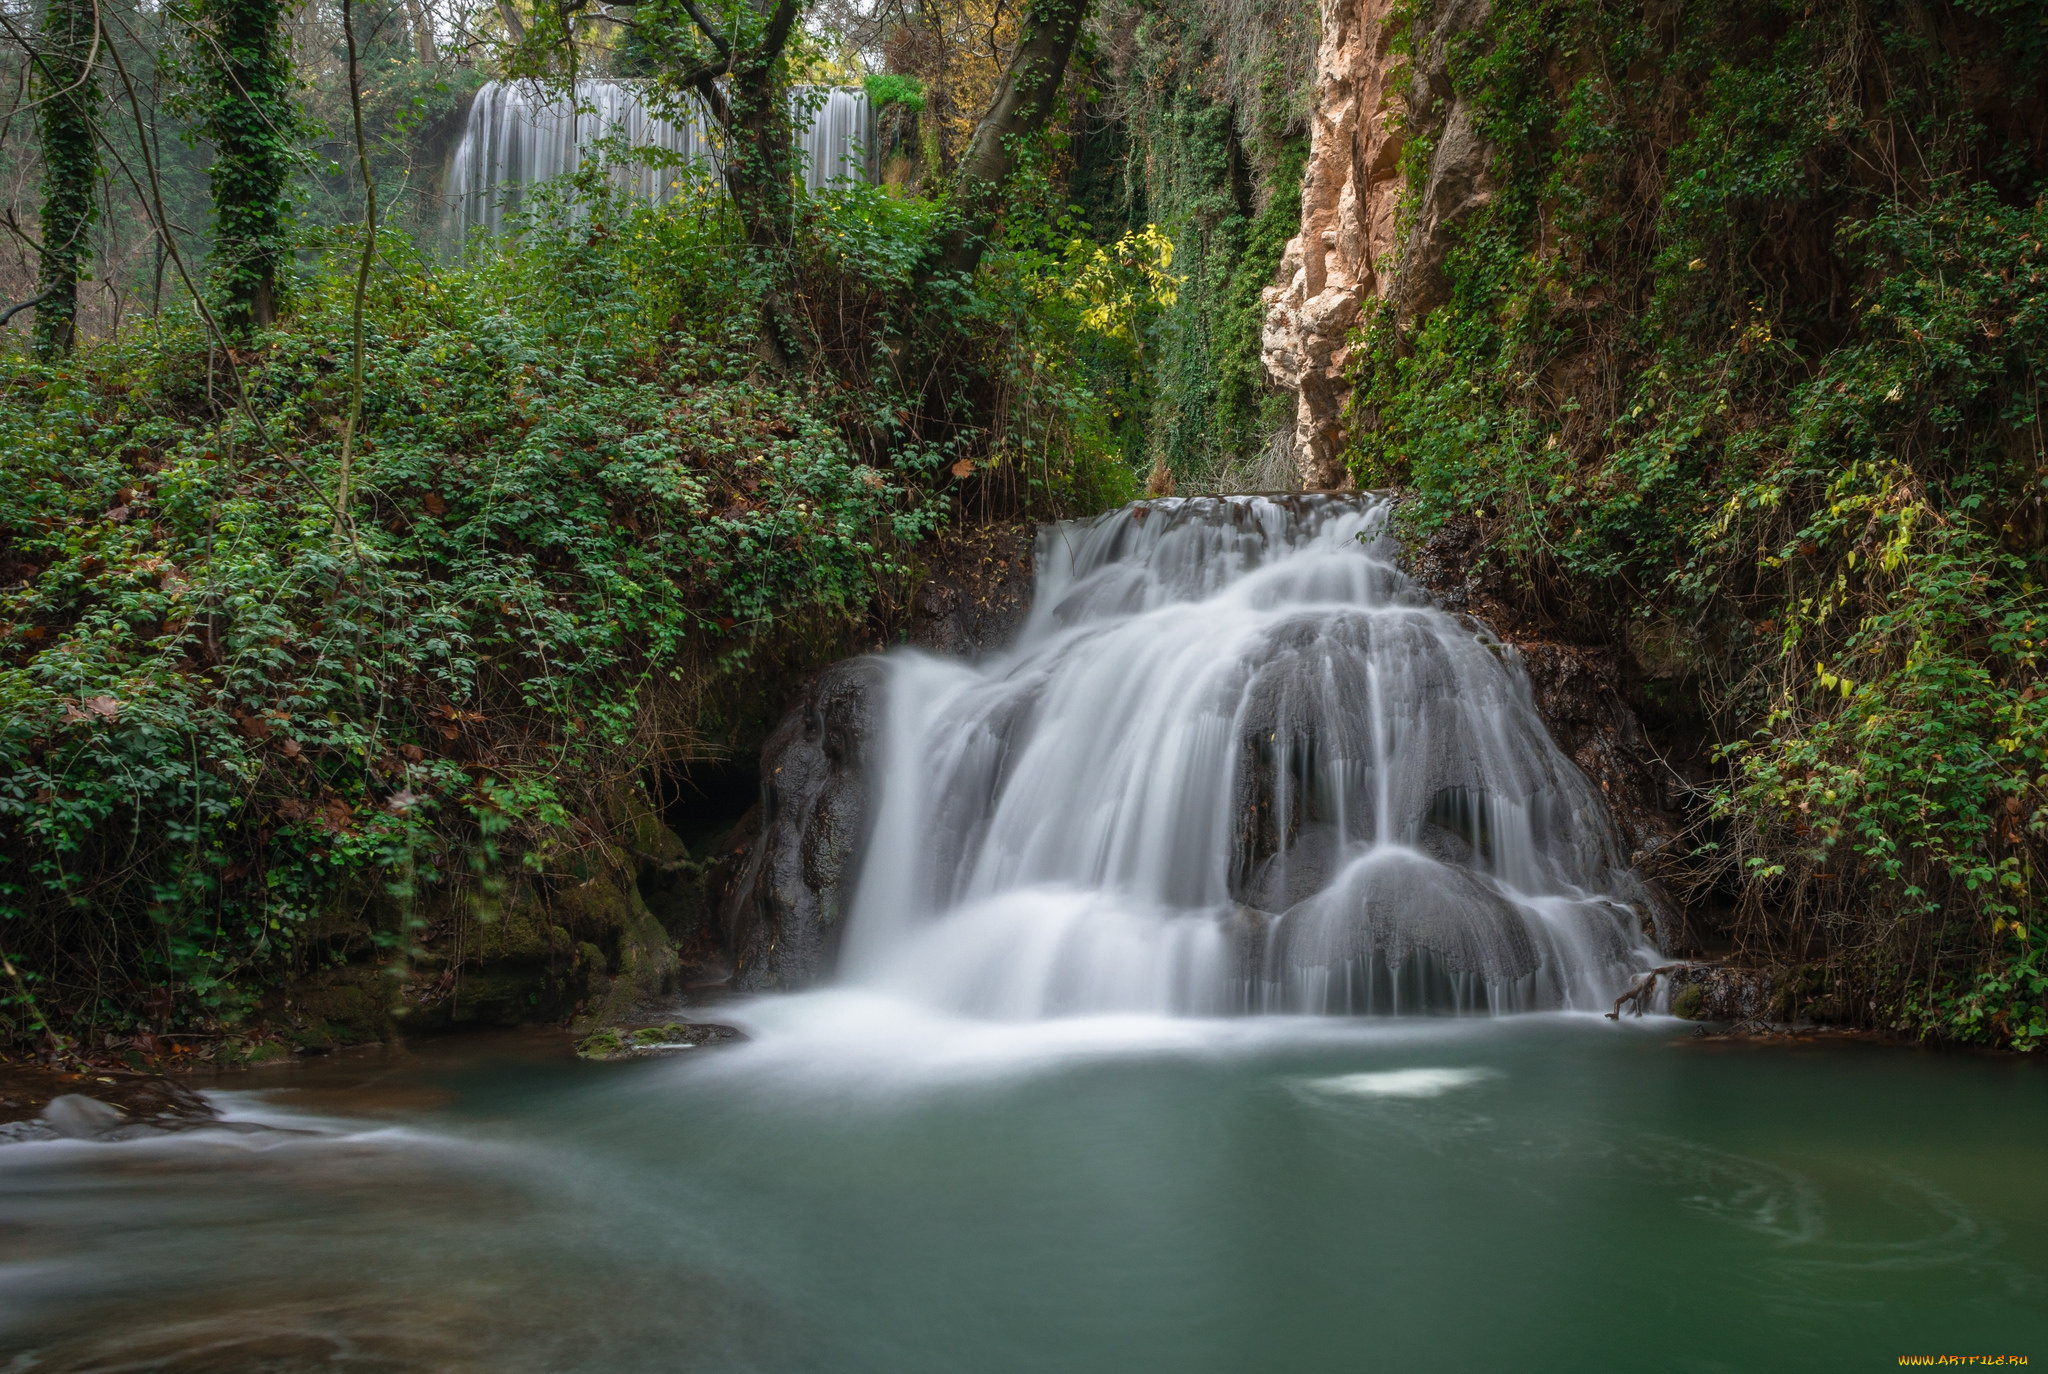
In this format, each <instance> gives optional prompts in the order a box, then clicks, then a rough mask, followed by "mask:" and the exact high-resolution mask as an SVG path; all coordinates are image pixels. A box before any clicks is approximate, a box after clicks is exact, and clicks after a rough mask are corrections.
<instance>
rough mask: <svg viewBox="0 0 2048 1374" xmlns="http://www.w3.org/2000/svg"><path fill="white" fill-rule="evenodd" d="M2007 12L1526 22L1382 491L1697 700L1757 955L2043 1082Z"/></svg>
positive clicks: (1577, 8) (2037, 277)
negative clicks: (1452, 524) (2017, 1051)
mask: <svg viewBox="0 0 2048 1374" xmlns="http://www.w3.org/2000/svg"><path fill="white" fill-rule="evenodd" d="M1986 12H1987V14H1995V16H1996V17H1998V18H1999V20H2000V24H1998V25H1993V26H1991V27H1988V28H1982V29H1975V30H1970V29H1966V28H1955V27H1951V28H1948V29H1943V30H1941V31H1940V32H1939V33H1938V34H1935V35H1930V33H1929V31H1928V29H1927V28H1926V25H1925V24H1924V23H1923V19H1922V18H1921V17H1918V16H1917V12H1914V13H1908V12H1907V11H1906V10H1905V9H1904V8H1900V7H1894V6H1888V5H1881V6H1877V7H1874V8H1865V9H1850V8H1848V7H1832V6H1816V7H1807V6H1804V5H1790V4H1784V5H1777V4H1773V5H1767V6H1763V7H1758V6H1755V5H1747V4H1745V5H1740V6H1738V5H1734V4H1732V3H1724V4H1719V5H1710V6H1703V7H1695V8H1692V9H1688V10H1687V11H1686V12H1685V14H1684V16H1683V18H1682V21H1674V24H1675V27H1659V26H1658V25H1653V24H1651V23H1650V22H1649V18H1648V15H1647V14H1646V13H1645V12H1642V11H1640V10H1637V9H1632V8H1622V9H1615V8H1612V7H1609V6H1605V5H1601V4H1594V3H1588V2H1586V0H1553V3H1549V4H1544V5H1534V6H1524V7H1515V8H1513V9H1512V10H1497V11H1496V12H1495V14H1494V16H1493V18H1492V19H1491V20H1490V21H1489V23H1488V25H1487V27H1486V29H1485V31H1484V32H1483V33H1478V34H1473V35H1468V36H1465V37H1464V38H1463V39H1462V40H1461V41H1459V42H1457V43H1456V44H1454V46H1453V49H1452V52H1451V54H1450V59H1449V72H1448V76H1449V80H1450V83H1451V86H1452V88H1453V91H1454V98H1456V99H1459V100H1463V101H1465V102H1467V103H1468V105H1469V106H1470V107H1471V108H1472V109H1473V111H1474V112H1475V113H1476V115H1477V118H1478V121H1479V124H1480V127H1481V129H1482V130H1483V132H1484V134H1485V137H1486V139H1487V140H1488V142H1489V145H1490V147H1491V149H1492V162H1491V166H1490V168H1489V181H1490V187H1489V189H1490V192H1491V199H1490V201H1489V203H1488V204H1487V205H1486V206H1485V207H1484V208H1483V209H1482V210H1480V211H1479V212H1478V213H1476V214H1474V215H1473V216H1472V217H1471V218H1470V219H1469V220H1467V221H1466V222H1464V223H1462V224H1459V225H1457V226H1455V227H1454V228H1453V229H1451V230H1450V231H1449V251H1448V254H1447V257H1446V259H1445V265H1444V269H1443V272H1444V276H1443V281H1442V283H1441V286H1442V291H1441V293H1440V294H1441V300H1442V303H1441V304H1440V305H1438V306H1437V307H1436V308H1435V309H1433V310H1431V311H1430V312H1429V313H1428V314H1427V315H1426V316H1425V317H1424V318H1422V319H1421V320H1419V321H1404V320H1402V319H1399V318H1397V317H1396V316H1395V314H1394V312H1393V311H1391V310H1381V311H1378V312H1375V313H1374V314H1372V315H1371V316H1370V317H1369V318H1368V319H1367V321H1366V322H1365V324H1364V327H1363V330H1362V333H1363V337H1362V339H1361V341H1360V343H1361V346H1360V347H1359V348H1358V349H1357V350H1356V351H1355V353H1354V358H1355V363H1354V376H1355V380H1356V383H1357V387H1356V391H1355V393H1354V412H1353V413H1354V420H1355V430H1356V433H1357V436H1358V437H1357V440H1356V450H1355V454H1354V468H1355V471H1356V473H1357V476H1358V479H1359V480H1360V482H1361V483H1365V484H1375V485H1377V484H1389V483H1395V484H1404V485H1406V486H1408V487H1409V488H1410V489H1411V490H1412V492H1413V499H1412V500H1411V501H1410V502H1409V503H1408V505H1407V514H1406V517H1405V518H1406V519H1407V520H1408V521H1409V522H1410V523H1411V525H1412V526H1413V528H1414V530H1415V532H1416V533H1417V534H1418V535H1427V534H1428V533H1429V532H1430V531H1431V530H1433V529H1435V528H1438V527H1441V526H1442V525H1444V524H1445V523H1446V522H1448V521H1451V520H1454V519H1460V520H1463V519H1470V520H1475V521H1476V522H1477V523H1478V524H1479V526H1480V527H1481V528H1482V530H1483V531H1484V533H1485V535H1486V537H1487V540H1488V547H1489V552H1490V556H1491V557H1493V558H1495V559H1497V560H1499V561H1500V562H1502V563H1503V564H1505V565H1507V566H1508V567H1509V568H1510V569H1512V570H1513V572H1514V573H1515V575H1516V576H1517V577H1519V578H1520V579H1522V580H1524V581H1525V582H1526V583H1528V584H1530V585H1532V586H1535V587H1537V588H1540V589H1542V590H1543V593H1544V595H1545V597H1546V599H1547V600H1549V601H1550V602H1551V603H1552V604H1555V605H1558V606H1561V607H1563V608H1565V610H1566V612H1567V613H1568V614H1570V615H1573V616H1576V617H1579V618H1580V619H1581V620H1588V619H1591V620H1604V621H1606V622H1607V623H1609V624H1612V625H1615V626H1617V627H1618V628H1617V637H1626V638H1628V639H1629V640H1630V641H1631V642H1632V643H1635V644H1639V645H1643V646H1645V650H1644V651H1645V653H1646V654H1647V653H1649V652H1650V650H1651V648H1652V647H1654V648H1655V650H1656V653H1657V655H1659V657H1658V659H1657V660H1656V661H1653V662H1652V663H1651V664H1650V665H1649V666H1650V668H1651V670H1652V672H1653V673H1654V674H1655V675H1657V676H1658V678H1659V679H1660V680H1661V684H1662V685H1661V688H1660V690H1662V691H1664V692H1666V693H1667V694H1677V695H1681V696H1683V695H1690V696H1693V697H1695V698H1696V699H1698V700H1699V701H1700V703H1701V705H1702V707H1703V708H1704V710H1705V711H1706V713H1707V714H1708V716H1709V718H1710V719H1711V720H1712V722H1713V724H1714V726H1715V727H1716V729H1717V731H1718V734H1719V737H1720V739H1721V741H1722V748H1721V752H1720V758H1721V760H1722V762H1723V764H1724V765H1725V767H1726V768H1727V769H1728V770H1729V771H1728V773H1727V775H1726V781H1725V782H1724V784H1723V785H1722V786H1721V787H1720V788H1719V790H1718V791H1717V793H1716V795H1715V798H1714V801H1713V804H1712V808H1711V810H1712V819H1713V821H1714V825H1715V827H1716V828H1715V830H1714V832H1713V833H1712V835H1711V837H1710V839H1709V842H1707V843H1705V844H1703V845H1702V846H1701V847H1699V848H1697V849H1695V851H1694V852H1693V853H1692V854H1691V856H1690V857H1689V859H1688V861H1687V863H1688V866H1689V880H1691V881H1695V882H1706V883H1716V882H1717V883H1719V884H1721V885H1722V886H1723V887H1724V889H1725V890H1727V891H1728V892H1729V893H1730V894H1731V895H1732V896H1734V897H1735V899H1736V900H1737V903H1738V907H1737V917H1736V920H1735V923H1734V924H1733V926H1731V928H1730V929H1729V931H1728V932H1727V933H1728V934H1729V936H1730V937H1731V938H1732V939H1734V940H1736V941H1737V942H1738V944H1740V945H1741V946H1743V947H1745V948H1748V949H1749V950H1751V951H1752V952H1753V953H1755V954H1757V955H1759V956H1762V957H1778V958H1785V959H1792V960H1798V959H1803V958H1806V957H1807V956H1808V952H1809V951H1811V950H1814V949H1819V950H1822V951H1824V961H1825V963H1826V964H1827V966H1828V969H1829V970H1830V973H1829V978H1828V980H1827V982H1828V987H1829V989H1830V991H1829V994H1828V995H1829V996H1830V997H1831V998H1832V999H1833V1001H1832V1002H1831V1003H1830V1007H1831V1008H1832V1014H1836V1015H1841V1016H1847V1017H1851V1018H1857V1019H1863V1020H1867V1021H1874V1022H1878V1023H1883V1024H1901V1025H1913V1026H1917V1027H1920V1028H1922V1029H1925V1030H1928V1031H1930V1032H1932V1033H1939V1034H1945V1035H1952V1036H1957V1037H1961V1038H1991V1039H1997V1040H2001V1041H2005V1042H2009V1043H2013V1044H2016V1045H2021V1046H2023V1047H2024V1046H2029V1045H2032V1044H2034V1043H2036V1042H2037V1041H2038V1037H2039V1033H2038V1031H2030V1030H2027V1029H2026V1028H2027V1027H2030V1026H2038V1025H2039V1024H2040V1018H2041V1016H2042V1014H2043V1013H2042V1010H2041V1007H2042V1003H2041V994H2042V986H2041V982H2040V980H2039V978H2038V976H2037V975H2036V974H2035V973H2034V972H2032V970H2034V969H2035V968H2036V965H2035V963H2034V962H2033V960H2034V955H2033V953H2032V950H2033V945H2032V944H2031V940H2032V938H2033V937H2032V936H2031V935H2029V934H2028V932H2029V931H2032V930H2034V929H2037V928H2038V927H2039V925H2040V923H2041V912H2042V909H2043V903H2044V900H2048V879H2044V869H2043V866H2042V859H2043V857H2044V854H2043V850H2042V847H2043V844H2044V841H2048V748H2044V746H2048V735H2044V730H2048V682H2044V681H2043V680H2042V679H2043V673H2042V669H2041V651H2040V645H2041V644H2042V643H2043V642H2044V641H2043V638H2042V636H2043V633H2048V603H2044V599H2043V595H2042V590H2041V589H2042V587H2043V585H2044V584H2048V555H2044V553H2043V549H2044V546H2048V539H2044V535H2048V524H2044V521H2043V518H2042V516H2041V514H2040V512H2041V510H2042V506H2041V499H2042V498H2041V493H2042V491H2043V482H2044V478H2043V473H2048V450H2044V448H2043V445H2042V439H2041V434H2042V423H2043V420H2042V412H2041V408H2040V386H2041V381H2042V374H2043V371H2044V368H2043V364H2044V361H2048V250H2044V244H2048V210H2044V200H2043V191H2044V189H2048V184H2044V182H2043V181H2042V180H2041V177H2042V174H2043V172H2044V170H2048V150H2043V149H2042V148H2040V147H2038V146H2036V145H2033V144H2031V143H2028V142H2026V141H2025V139H2026V138H2027V137H2028V135H2027V133H2026V131H2025V130H2024V129H2023V128H2021V127H2019V126H2017V125H2008V126H2005V127H1993V126H1990V125H1988V124H1987V123H1986V122H1985V120H1984V118H1983V117H1982V116H1980V115H1979V114H1977V113H1975V111H1977V110H1978V109H1980V108H1982V107H1980V106H1978V105H1976V104H1973V102H1972V100H1971V98H1970V97H1969V95H1968V92H1969V91H1970V90H1972V89H1999V90H2008V89H2022V88H2025V87H2026V86H2027V85H2028V83H2031V82H2034V81H2036V80H2037V79H2038V69H2037V68H2035V67H2030V66H2029V65H2028V64H2029V61H2030V56H2029V55H2030V54H2031V55H2033V56H2038V54H2039V49H2040V45H2041V35H2040V33H2039V31H2038V30H2039V26H2038V25H2036V24H2033V23H2032V22H2031V20H2029V19H2027V18H2025V17H2024V16H2022V15H2020V14H2019V13H2018V12H2017V11H2013V10H2009V9H2006V8H2004V7H1990V8H1988V9H1987V11H1986ZM1427 20H1428V16H1427V15H1426V14H1423V15H1418V16H1417V23H1418V24H1425V23H1426V22H1427ZM1944 22H1946V21H1944ZM1880 66H1881V67H1882V68H1883V73H1884V75H1883V79H1882V80H1879V79H1878V72H1877V68H1878V67H1880ZM1415 113H1417V114H1420V115H1421V116H1422V117H1421V118H1419V119H1417V120H1416V130H1415V132H1416V137H1414V138H1413V139H1411V142H1410V146H1409V149H1408V155H1407V163H1406V167H1407V171H1408V176H1409V186H1410V188H1411V195H1412V194H1413V193H1414V191H1415V189H1416V188H1418V187H1420V186H1421V185H1422V184H1423V181H1424V179H1425V178H1426V176H1427V170H1428V167H1429V160H1430V158H1431V156H1432V155H1433V152H1434V149H1433V147H1432V146H1431V144H1430V141H1429V139H1428V137H1427V130H1428V128H1429V127H1431V123H1430V121H1431V118H1433V117H1438V116H1440V114H1441V107H1439V108H1438V109H1437V110H1435V111H1422V112H1415ZM1411 117H1412V116H1411ZM1887 131H1889V132H1887ZM1894 136H1896V138H1897V139H1898V140H1900V141H1898V142H1890V141H1887V140H1888V139H1891V138H1892V137H1894ZM1413 212H1414V205H1413V203H1412V200H1411V204H1410V207H1409V211H1408V213H1410V214H1411V215H1412V214H1413ZM2014 932H2017V934H2015V933H2014Z"/></svg>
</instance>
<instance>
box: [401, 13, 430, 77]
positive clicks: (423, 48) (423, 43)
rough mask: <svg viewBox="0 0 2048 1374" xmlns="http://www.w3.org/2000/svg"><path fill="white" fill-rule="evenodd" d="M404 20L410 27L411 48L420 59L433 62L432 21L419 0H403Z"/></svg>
mask: <svg viewBox="0 0 2048 1374" xmlns="http://www.w3.org/2000/svg"><path fill="white" fill-rule="evenodd" d="M405 18H406V22H407V23H408V24H409V25H411V27H412V50H413V54H414V55H415V56H417V57H418V58H419V60H420V61H422V62H424V63H426V64H427V65H428V66H432V65H433V62H434V21H433V18H432V16H430V15H429V14H428V13H427V7H426V6H425V5H424V4H422V3H421V0H405Z"/></svg>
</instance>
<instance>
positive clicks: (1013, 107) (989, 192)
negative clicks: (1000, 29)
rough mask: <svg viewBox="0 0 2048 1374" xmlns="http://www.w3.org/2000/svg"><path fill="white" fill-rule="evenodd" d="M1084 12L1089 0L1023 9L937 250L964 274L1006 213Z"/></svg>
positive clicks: (1050, 0)
mask: <svg viewBox="0 0 2048 1374" xmlns="http://www.w3.org/2000/svg"><path fill="white" fill-rule="evenodd" d="M1086 13H1087V3H1086V0H1032V3H1031V7H1030V9H1028V10H1027V11H1025V15H1024V29H1023V32H1022V33H1020V34H1019V35H1018V37H1017V50H1016V51H1015V52H1013V53H1011V54H1010V64H1009V66H1008V67H1006V68H1004V70H1003V79H1002V80H1001V81H1000V82H998V83H997V85H996V96H995V100H994V102H993V103H991V104H990V106H989V109H988V113H987V114H985V115H983V116H982V117H981V123H980V124H978V125H976V126H975V129H974V138H973V141H972V142H970V143H969V144H968V145H967V155H966V156H965V157H963V158H962V159H961V160H960V175H959V179H958V181H957V182H956V183H955V190H954V197H955V202H956V204H957V205H958V206H959V209H960V215H961V220H960V226H959V228H957V229H955V230H954V231H953V232H952V234H950V235H949V236H948V237H947V239H946V242H945V243H944V244H943V245H942V246H941V249H940V253H939V264H940V266H941V267H943V268H944V269H945V270H947V271H949V272H957V273H959V274H961V275H962V276H966V275H971V274H972V273H973V271H974V269H975V268H976V267H978V266H980V265H981V255H982V253H983V252H984V251H986V249H987V247H988V239H989V235H990V234H991V233H993V232H994V231H995V226H996V220H997V218H998V217H999V216H1000V215H1001V212H1002V203H1003V201H1002V197H1003V187H1004V185H1005V184H1006V183H1007V182H1008V181H1009V179H1010V174H1011V173H1012V172H1014V171H1016V170H1017V161H1018V145H1019V144H1020V143H1022V142H1024V141H1025V140H1027V139H1030V138H1033V137H1035V136H1036V135H1037V133H1038V131H1039V130H1040V129H1043V128H1044V127H1045V121H1046V119H1047V117H1048V116H1050V115H1051V114H1052V107H1053V104H1054V102H1055V101H1057V100H1058V99H1059V93H1060V83H1061V82H1062V81H1064V80H1065V79H1066V75H1067V59H1068V58H1070V57H1071V56H1073V53H1074V40H1075V39H1076V38H1078V37H1079V36H1080V33H1081V21H1082V19H1083V18H1085V17H1086Z"/></svg>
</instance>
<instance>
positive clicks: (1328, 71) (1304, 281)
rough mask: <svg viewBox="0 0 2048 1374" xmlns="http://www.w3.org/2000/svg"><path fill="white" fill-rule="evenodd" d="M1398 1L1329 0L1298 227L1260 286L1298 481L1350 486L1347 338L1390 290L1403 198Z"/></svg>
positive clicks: (1269, 362) (1320, 487) (1269, 360)
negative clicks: (1271, 276)
mask: <svg viewBox="0 0 2048 1374" xmlns="http://www.w3.org/2000/svg"><path fill="white" fill-rule="evenodd" d="M1394 9H1395V5H1394V3H1393V0H1324V3H1323V6H1322V27H1323V36H1322V44H1321V46H1320V47H1319V48H1318V50H1317V53H1316V112H1315V116H1314V120H1313V123H1312V124H1311V127H1310V131H1309V155H1308V165H1307V167H1306V168H1305V169H1304V170H1303V172H1302V181H1301V233H1300V234H1298V235H1297V236H1295V237H1294V238H1293V239H1291V240H1289V241H1288V244H1287V248H1286V251H1285V252H1284V253H1283V254H1282V255H1281V259H1280V270H1279V273H1278V277H1279V280H1278V282H1277V283H1276V284H1275V285H1273V286H1269V287H1267V288H1266V293H1265V299H1266V325H1265V331H1264V338H1263V340H1262V344H1263V351H1264V355H1265V361H1266V371H1267V372H1268V374H1270V375H1271V377H1272V379H1273V381H1274V382H1275V383H1277V384H1278V385H1280V386H1283V387H1286V388H1287V389H1288V390H1290V391H1293V392H1295V393H1296V396H1297V399H1296V402H1295V421H1294V458H1295V463H1296V466H1297V467H1298V469H1299V471H1300V474H1301V481H1302V485H1303V486H1305V487H1307V488H1308V489H1309V490H1311V491H1328V490H1331V489H1334V488H1337V487H1341V486H1343V485H1345V478H1346V473H1345V467H1344V454H1343V448H1344V434H1343V416H1344V402H1345V400H1346V397H1347V393H1348V390H1349V388H1348V386H1347V384H1346V382H1345V378H1344V364H1345V361H1346V354H1347V349H1346V343H1347V341H1348V339H1349V337H1350V333H1351V330H1352V327H1353V326H1354V325H1356V324H1357V323H1358V317H1359V314H1360V312H1361V310H1362V309H1363V307H1364V305H1365V302H1366V301H1367V300H1369V299H1372V298H1374V297H1385V296H1386V294H1387V292H1388V290H1389V289H1390V287H1391V286H1392V278H1391V275H1390V274H1387V273H1385V271H1384V269H1385V268H1387V267H1389V266H1391V255H1392V253H1393V250H1394V246H1395V227H1396V226H1395V211H1396V209H1397V208H1398V206H1399V204H1400V199H1401V174H1400V162H1401V146H1402V140H1401V134H1400V132H1399V131H1398V129H1397V128H1396V125H1397V123H1398V120H1399V116H1400V96H1399V94H1398V92H1397V91H1396V90H1395V89H1394V87H1393V86H1392V85H1391V84H1390V82H1389V80H1388V78H1389V77H1391V76H1392V75H1393V69H1394V55H1393V53H1392V52H1391V51H1390V45H1391V43H1392V41H1393V37H1394V33H1393V28H1392V26H1391V24H1390V23H1389V22H1388V21H1389V19H1390V17H1391V16H1392V14H1393V11H1394Z"/></svg>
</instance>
